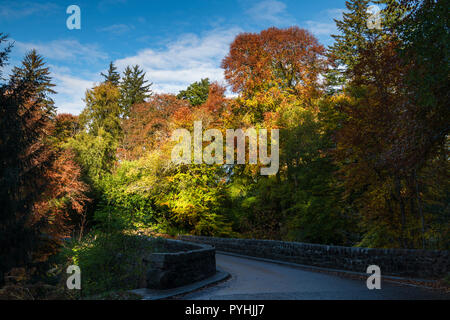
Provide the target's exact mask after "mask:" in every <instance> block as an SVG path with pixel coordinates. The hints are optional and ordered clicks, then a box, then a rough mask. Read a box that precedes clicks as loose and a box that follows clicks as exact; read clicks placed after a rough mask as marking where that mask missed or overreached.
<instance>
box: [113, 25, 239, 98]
mask: <svg viewBox="0 0 450 320" xmlns="http://www.w3.org/2000/svg"><path fill="white" fill-rule="evenodd" d="M239 32H241V30H240V29H239V28H232V29H229V30H213V31H211V32H208V33H206V34H204V35H203V36H197V35H195V34H184V35H182V36H180V38H179V39H178V40H176V41H173V42H169V43H168V44H166V45H165V47H164V48H162V49H159V50H156V49H144V50H141V51H139V52H138V53H137V54H136V55H135V56H131V57H127V58H124V59H120V60H117V61H115V64H116V65H117V66H118V68H119V69H120V70H123V69H124V68H125V67H126V66H127V65H135V64H138V65H139V66H141V67H142V68H143V69H144V71H145V72H146V73H147V78H148V80H149V81H151V82H153V88H152V89H153V90H154V91H155V92H166V93H177V92H178V91H180V90H182V89H185V88H186V87H187V86H188V85H189V84H190V83H192V82H195V81H199V80H200V79H202V78H209V79H210V80H212V81H219V82H223V81H224V76H223V70H222V69H221V68H220V63H221V61H222V59H223V58H224V57H225V56H226V54H227V53H228V50H229V45H230V43H231V42H232V41H233V40H234V37H235V36H236V35H237V34H238V33H239Z"/></svg>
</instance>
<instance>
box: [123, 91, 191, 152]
mask: <svg viewBox="0 0 450 320" xmlns="http://www.w3.org/2000/svg"><path fill="white" fill-rule="evenodd" d="M188 106H189V104H188V102H186V101H184V100H180V99H177V98H176V97H175V96H174V95H170V94H155V95H153V96H152V97H150V99H149V100H148V101H147V102H144V103H140V104H134V105H133V106H132V107H131V110H130V115H129V117H128V118H127V119H124V121H123V130H124V132H125V136H124V140H123V144H122V149H123V150H122V152H123V157H125V158H126V159H134V158H136V157H138V156H141V155H142V154H143V152H145V151H149V150H151V149H152V148H153V147H156V146H157V145H159V144H161V143H163V142H165V141H166V140H167V139H168V138H169V137H170V134H171V130H172V128H170V118H171V117H172V116H173V115H174V113H176V112H177V111H178V110H180V109H182V108H188Z"/></svg>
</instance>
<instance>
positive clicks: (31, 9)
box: [0, 1, 59, 19]
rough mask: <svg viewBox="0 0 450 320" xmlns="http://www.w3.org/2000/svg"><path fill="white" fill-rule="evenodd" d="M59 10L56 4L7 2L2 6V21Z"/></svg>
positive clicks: (0, 15) (0, 10)
mask: <svg viewBox="0 0 450 320" xmlns="http://www.w3.org/2000/svg"><path fill="white" fill-rule="evenodd" d="M58 8H59V6H57V5H55V4H54V3H36V2H30V1H26V2H19V1H6V2H4V3H2V4H1V6H0V17H2V19H18V18H23V17H27V16H31V15H34V14H41V15H43V14H48V13H53V12H55V11H56V10H57V9H58Z"/></svg>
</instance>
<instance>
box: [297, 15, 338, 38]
mask: <svg viewBox="0 0 450 320" xmlns="http://www.w3.org/2000/svg"><path fill="white" fill-rule="evenodd" d="M344 11H345V10H344V9H340V8H334V9H328V10H325V11H323V12H322V17H323V18H322V19H320V20H308V21H305V22H304V23H305V25H306V28H307V29H308V30H310V31H311V32H312V33H313V34H314V35H316V36H330V35H331V34H336V33H337V32H338V29H337V27H336V23H335V22H334V19H341V17H342V13H343V12H344Z"/></svg>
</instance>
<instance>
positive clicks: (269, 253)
mask: <svg viewBox="0 0 450 320" xmlns="http://www.w3.org/2000/svg"><path fill="white" fill-rule="evenodd" d="M179 239H182V240H185V241H190V242H196V243H204V244H209V245H212V246H214V247H215V248H216V250H219V251H225V252H231V253H237V254H242V255H247V256H253V257H259V258H266V259H273V260H280V261H285V262H292V263H297V264H302V265H308V266H316V267H323V268H331V269H340V270H348V271H355V272H361V273H366V271H367V267H368V266H369V265H377V266H379V267H380V268H381V273H382V274H385V275H391V276H400V277H419V278H430V279H433V278H440V277H442V276H445V275H447V274H448V273H449V272H450V260H449V252H448V251H428V250H402V249H367V248H352V247H340V246H326V245H317V244H307V243H299V242H284V241H271V240H247V239H222V238H208V237H194V236H179Z"/></svg>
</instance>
